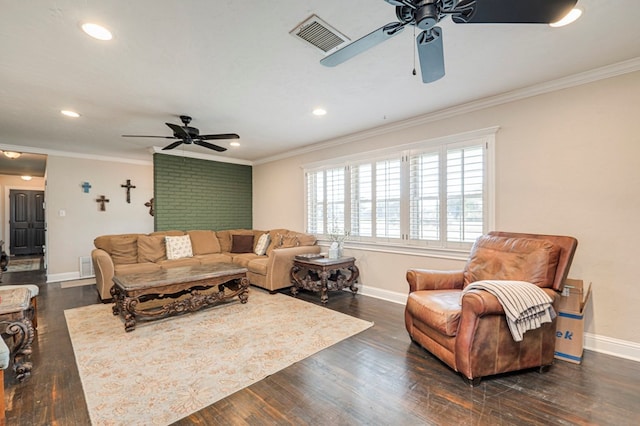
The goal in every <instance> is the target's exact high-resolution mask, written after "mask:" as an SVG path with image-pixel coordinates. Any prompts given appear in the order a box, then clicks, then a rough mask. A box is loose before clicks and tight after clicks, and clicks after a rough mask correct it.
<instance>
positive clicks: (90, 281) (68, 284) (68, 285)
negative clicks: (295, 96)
mask: <svg viewBox="0 0 640 426" xmlns="http://www.w3.org/2000/svg"><path fill="white" fill-rule="evenodd" d="M95 284H96V279H95V278H84V279H81V280H72V281H63V282H61V283H60V288H73V287H82V286H85V285H95Z"/></svg>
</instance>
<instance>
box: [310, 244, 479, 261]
mask: <svg viewBox="0 0 640 426" xmlns="http://www.w3.org/2000/svg"><path fill="white" fill-rule="evenodd" d="M330 244H331V241H329V240H318V245H319V246H321V247H327V248H328V247H329V245H330ZM344 248H346V249H354V250H363V251H372V252H378V253H389V254H403V255H407V256H421V257H433V258H438V259H449V260H467V259H468V258H469V252H470V249H445V248H433V247H416V246H410V245H402V244H392V243H372V242H361V241H346V242H345V243H344Z"/></svg>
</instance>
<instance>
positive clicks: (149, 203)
mask: <svg viewBox="0 0 640 426" xmlns="http://www.w3.org/2000/svg"><path fill="white" fill-rule="evenodd" d="M144 205H145V207H149V214H150V215H151V216H153V215H154V213H155V212H154V211H153V198H152V199H150V200H149V201H147V202H146V203H144Z"/></svg>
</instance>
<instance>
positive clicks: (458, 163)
mask: <svg viewBox="0 0 640 426" xmlns="http://www.w3.org/2000/svg"><path fill="white" fill-rule="evenodd" d="M483 154H484V149H483V146H482V145H479V146H471V147H464V148H454V149H449V150H447V223H446V225H447V241H451V242H468V243H471V242H473V241H475V240H476V238H478V237H479V236H480V235H482V233H483V211H484V209H483V196H484V155H483Z"/></svg>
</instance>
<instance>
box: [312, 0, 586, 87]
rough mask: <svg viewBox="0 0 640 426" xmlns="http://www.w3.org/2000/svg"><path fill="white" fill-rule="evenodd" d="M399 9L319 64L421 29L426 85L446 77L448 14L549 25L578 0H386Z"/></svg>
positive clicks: (463, 20)
mask: <svg viewBox="0 0 640 426" xmlns="http://www.w3.org/2000/svg"><path fill="white" fill-rule="evenodd" d="M384 1H385V2H387V3H389V4H390V5H392V6H395V8H396V17H397V18H398V22H391V23H388V24H386V25H384V26H383V27H381V28H379V29H377V30H375V31H373V32H371V33H369V34H367V35H366V36H364V37H362V38H360V39H358V40H356V41H354V42H353V43H351V44H348V45H346V46H345V47H343V48H341V49H339V50H337V51H335V52H333V53H331V54H330V55H327V56H326V57H325V58H323V59H322V60H321V61H320V63H321V64H322V65H325V66H328V67H333V66H336V65H339V64H341V63H343V62H345V61H347V60H348V59H351V58H352V57H354V56H356V55H359V54H360V53H363V52H364V51H366V50H369V49H371V48H372V47H374V46H376V45H378V44H380V43H382V42H383V41H385V40H388V39H389V38H391V37H394V36H396V35H398V34H400V33H401V32H402V30H403V29H404V27H405V26H407V25H413V26H414V27H416V28H417V29H419V30H422V32H421V33H420V34H418V36H417V37H416V47H417V51H418V57H419V60H420V71H421V75H422V81H423V82H424V83H432V82H434V81H437V80H439V79H440V78H442V77H444V75H445V71H444V47H443V39H442V29H441V28H440V27H438V26H436V24H438V23H439V22H440V21H441V20H442V19H444V18H445V17H446V16H447V15H451V20H452V21H453V22H454V23H456V24H550V23H552V22H556V21H559V20H560V19H561V18H563V17H564V16H566V15H567V14H568V13H569V12H570V11H571V10H572V9H573V8H574V6H575V5H576V3H577V2H578V0H517V1H515V0H384Z"/></svg>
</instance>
